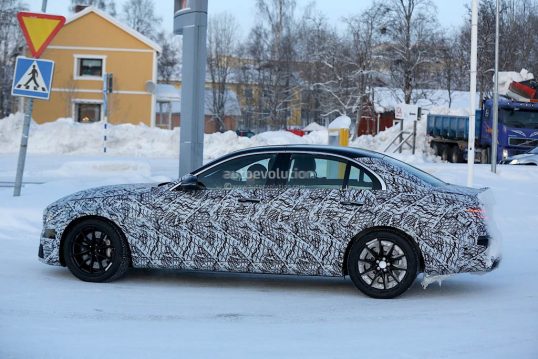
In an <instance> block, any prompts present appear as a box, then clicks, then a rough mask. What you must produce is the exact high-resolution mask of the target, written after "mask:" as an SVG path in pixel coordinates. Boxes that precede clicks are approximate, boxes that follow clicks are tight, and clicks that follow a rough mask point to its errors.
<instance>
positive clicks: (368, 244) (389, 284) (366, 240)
mask: <svg viewBox="0 0 538 359" xmlns="http://www.w3.org/2000/svg"><path fill="white" fill-rule="evenodd" d="M418 263H419V259H418V255H417V253H416V251H415V250H414V248H413V246H412V245H411V244H410V243H409V241H407V240H406V239H403V238H402V237H400V236H398V235H396V234H394V233H391V232H376V233H370V234H367V235H365V236H364V237H362V238H360V239H359V240H357V241H356V242H355V243H353V245H352V247H351V250H350V252H349V256H348V261H347V270H348V273H349V275H350V277H351V280H352V281H353V283H354V284H355V286H356V287H357V288H358V289H359V290H360V291H361V292H363V293H364V294H366V295H368V296H370V297H373V298H381V299H389V298H394V297H397V296H399V295H400V294H402V293H403V292H405V291H406V290H407V289H409V287H410V286H411V284H413V282H414V280H415V279H416V277H417V272H418Z"/></svg>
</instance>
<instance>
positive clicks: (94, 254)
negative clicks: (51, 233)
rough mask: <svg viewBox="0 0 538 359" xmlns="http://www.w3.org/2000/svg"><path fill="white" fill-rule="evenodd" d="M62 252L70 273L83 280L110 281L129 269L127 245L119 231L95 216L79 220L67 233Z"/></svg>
mask: <svg viewBox="0 0 538 359" xmlns="http://www.w3.org/2000/svg"><path fill="white" fill-rule="evenodd" d="M63 255H64V259H65V264H66V265H67V267H68V268H69V270H70V271H71V273H73V275H75V276H76V277H77V278H79V279H81V280H83V281H86V282H106V281H112V280H114V279H117V278H119V277H121V276H123V275H124V274H125V272H127V269H128V268H129V261H130V252H129V247H128V245H127V243H126V241H125V239H124V238H123V236H122V234H121V233H119V231H118V230H117V229H116V228H115V227H114V226H113V225H111V224H109V223H107V222H105V221H101V220H96V219H88V220H85V221H83V222H80V223H78V224H76V225H75V226H74V227H73V228H72V229H71V230H70V231H69V233H67V235H66V238H65V243H64V246H63Z"/></svg>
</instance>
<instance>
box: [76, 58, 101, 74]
mask: <svg viewBox="0 0 538 359" xmlns="http://www.w3.org/2000/svg"><path fill="white" fill-rule="evenodd" d="M78 76H80V77H84V76H89V77H101V76H103V59H86V58H79V59H78Z"/></svg>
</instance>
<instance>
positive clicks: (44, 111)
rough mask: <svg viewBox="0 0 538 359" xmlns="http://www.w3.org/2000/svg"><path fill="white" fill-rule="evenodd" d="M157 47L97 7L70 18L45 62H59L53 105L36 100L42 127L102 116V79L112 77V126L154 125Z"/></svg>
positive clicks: (109, 101) (100, 118) (45, 56)
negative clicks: (68, 119)
mask: <svg viewBox="0 0 538 359" xmlns="http://www.w3.org/2000/svg"><path fill="white" fill-rule="evenodd" d="M160 51H161V48H160V46H159V45H157V44H156V43H154V42H153V41H151V40H150V39H148V38H146V37H145V36H143V35H141V34H140V33H138V32H136V31H134V30H133V29H131V28H129V27H128V26H125V25H124V24H122V23H120V22H119V21H118V20H116V19H114V18H113V17H111V16H110V15H108V14H106V13H104V12H103V11H101V10H98V9H96V8H94V7H87V8H85V9H83V10H82V11H80V12H78V13H76V14H75V15H74V16H73V17H72V18H71V19H69V20H68V21H67V22H66V24H65V25H64V27H63V28H62V29H61V30H60V32H59V33H58V35H57V36H56V37H55V38H54V40H53V41H52V42H51V43H50V45H49V46H48V48H47V50H46V51H45V52H44V53H43V55H42V56H41V58H43V59H50V60H53V61H54V62H55V69H54V76H53V82H52V91H51V96H50V101H35V102H34V111H33V117H34V119H35V121H37V122H38V123H43V122H48V121H54V120H56V119H57V118H60V117H72V118H73V119H74V120H75V121H78V122H97V121H100V120H102V119H103V118H104V106H103V75H104V74H107V73H109V74H112V78H113V92H112V93H111V94H109V95H108V110H109V111H108V121H109V122H110V123H114V124H119V123H134V124H138V123H144V124H146V125H148V126H154V125H155V96H154V95H153V94H152V93H150V92H148V91H146V88H147V86H146V83H147V82H148V81H151V82H153V83H157V55H158V53H159V52H160Z"/></svg>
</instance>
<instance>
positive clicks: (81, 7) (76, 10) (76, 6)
mask: <svg viewBox="0 0 538 359" xmlns="http://www.w3.org/2000/svg"><path fill="white" fill-rule="evenodd" d="M88 6H89V5H75V14H76V13H77V12H81V11H82V10H84V9H85V8H87V7H88Z"/></svg>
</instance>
